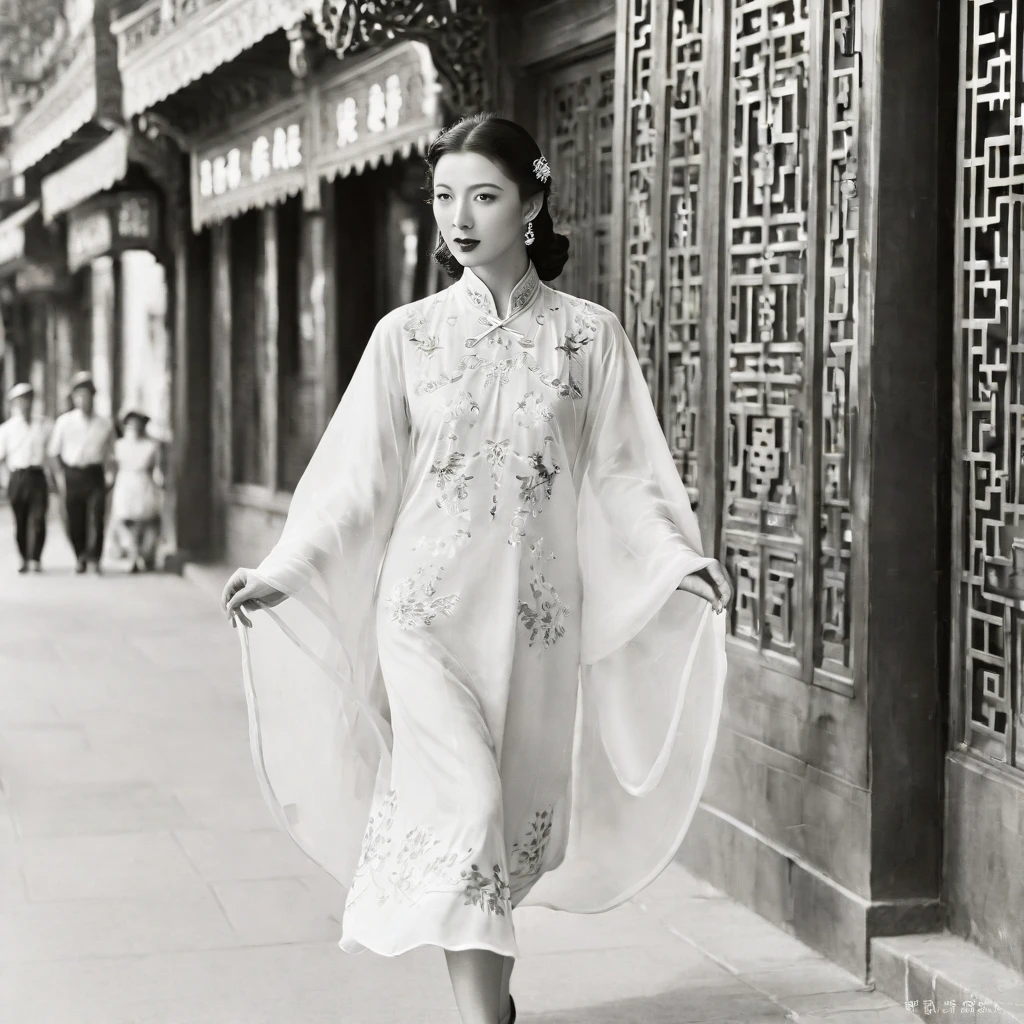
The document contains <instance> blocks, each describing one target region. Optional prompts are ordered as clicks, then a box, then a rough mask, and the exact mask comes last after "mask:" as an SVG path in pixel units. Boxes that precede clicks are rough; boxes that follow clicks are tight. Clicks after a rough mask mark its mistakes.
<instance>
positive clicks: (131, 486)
mask: <svg viewBox="0 0 1024 1024" xmlns="http://www.w3.org/2000/svg"><path fill="white" fill-rule="evenodd" d="M148 423H149V417H148V416H147V415H146V414H145V413H144V412H140V411H139V410H138V409H126V410H125V411H124V412H123V413H122V415H121V425H122V429H123V430H124V436H123V437H121V438H119V439H118V440H117V441H116V442H115V443H114V461H115V463H116V465H117V476H116V477H115V479H114V489H113V493H112V494H111V497H110V518H111V521H112V522H113V525H114V534H115V537H116V540H117V543H118V544H119V545H120V547H121V550H122V551H124V552H125V553H126V554H127V556H128V559H129V561H130V562H131V571H132V572H133V573H135V572H144V571H146V570H149V569H152V568H154V566H155V565H156V548H157V542H158V541H159V539H160V506H161V493H160V488H161V487H162V486H163V472H162V470H161V468H160V443H159V441H156V440H155V439H154V438H152V437H150V436H149V434H148V433H147V432H146V427H147V424H148Z"/></svg>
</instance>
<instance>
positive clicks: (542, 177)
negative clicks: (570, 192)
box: [533, 155, 551, 182]
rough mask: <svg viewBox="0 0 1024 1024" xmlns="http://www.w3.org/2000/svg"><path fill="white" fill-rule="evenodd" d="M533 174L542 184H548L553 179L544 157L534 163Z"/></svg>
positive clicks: (538, 158)
mask: <svg viewBox="0 0 1024 1024" xmlns="http://www.w3.org/2000/svg"><path fill="white" fill-rule="evenodd" d="M533 173H534V176H535V177H536V179H537V180H538V181H540V182H546V181H547V180H548V178H550V177H551V168H550V167H549V166H548V162H547V160H546V159H545V157H544V156H543V155H541V156H539V157H537V159H536V160H534V161H533Z"/></svg>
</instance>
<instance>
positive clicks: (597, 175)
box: [538, 52, 615, 306]
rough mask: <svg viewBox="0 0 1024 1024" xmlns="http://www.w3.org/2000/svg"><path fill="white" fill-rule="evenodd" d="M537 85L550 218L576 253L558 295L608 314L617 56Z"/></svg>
mask: <svg viewBox="0 0 1024 1024" xmlns="http://www.w3.org/2000/svg"><path fill="white" fill-rule="evenodd" d="M539 85H540V88H539V89H538V92H539V94H540V96H541V126H542V129H541V135H542V144H541V148H542V149H543V150H544V152H545V154H546V155H547V156H548V159H549V160H550V162H551V171H552V175H553V180H554V182H555V184H556V189H555V194H554V197H553V201H552V215H553V216H554V218H555V230H556V231H559V232H562V233H565V234H567V235H568V236H569V240H570V252H571V253H572V259H570V260H569V262H568V263H567V264H566V266H565V270H564V271H562V274H561V276H560V278H559V281H558V287H559V288H560V289H562V290H563V291H566V292H568V293H569V294H570V295H579V296H581V297H582V298H585V299H590V300H591V301H593V302H597V303H598V304H599V305H602V306H610V305H612V297H611V279H610V277H611V221H612V196H613V191H614V190H613V181H614V177H613V171H612V164H613V154H614V127H615V59H614V53H611V52H609V53H608V54H602V55H601V56H599V57H595V58H592V59H590V60H586V61H575V62H573V63H572V64H570V65H569V66H568V67H566V68H561V69H559V70H558V71H555V72H553V73H552V74H550V75H546V76H545V77H544V79H543V81H542V82H541V83H539Z"/></svg>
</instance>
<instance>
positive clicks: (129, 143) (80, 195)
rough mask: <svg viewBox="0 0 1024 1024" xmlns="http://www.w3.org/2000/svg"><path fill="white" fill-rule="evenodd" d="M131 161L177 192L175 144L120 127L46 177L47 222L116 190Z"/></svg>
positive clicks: (43, 188) (170, 193)
mask: <svg viewBox="0 0 1024 1024" xmlns="http://www.w3.org/2000/svg"><path fill="white" fill-rule="evenodd" d="M131 164H136V165H138V166H140V167H142V168H143V169H145V170H146V172H147V173H148V174H149V176H150V178H152V179H153V181H155V182H156V183H157V184H158V185H160V186H161V187H162V188H163V189H164V192H165V194H167V195H168V196H173V195H175V193H176V189H177V186H178V184H179V179H180V173H179V170H178V167H179V164H178V157H177V153H176V151H175V150H174V149H173V146H172V144H171V143H170V142H169V141H168V140H167V139H164V138H160V139H148V138H146V137H145V136H144V135H140V134H139V133H137V132H135V131H132V130H131V129H130V128H119V129H118V130H117V131H115V132H113V133H112V134H111V135H110V136H108V137H107V138H106V139H105V140H104V141H103V142H101V143H100V144H99V145H98V146H96V147H94V148H93V149H90V150H88V151H87V152H85V153H83V154H82V156H80V157H78V158H77V159H76V160H72V161H71V162H70V163H68V164H66V165H65V166H64V167H62V168H60V170H58V171H54V173H53V174H50V175H48V176H47V177H45V178H43V180H42V183H41V186H40V192H41V197H42V212H43V221H44V223H47V224H49V223H51V222H52V221H53V220H54V219H55V218H56V217H59V216H60V215H61V214H63V213H67V212H68V211H69V210H73V209H74V208H75V207H76V206H78V205H79V204H80V203H83V202H85V201H86V200H87V199H91V198H92V197H93V196H96V195H99V194H100V193H101V192H106V191H108V190H109V189H112V188H113V187H114V186H115V185H117V184H118V183H120V182H121V181H123V180H124V179H125V178H126V177H127V175H128V169H129V167H130V165H131Z"/></svg>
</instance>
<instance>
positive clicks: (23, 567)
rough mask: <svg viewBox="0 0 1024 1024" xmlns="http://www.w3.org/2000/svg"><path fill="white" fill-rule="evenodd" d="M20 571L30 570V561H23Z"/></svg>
mask: <svg viewBox="0 0 1024 1024" xmlns="http://www.w3.org/2000/svg"><path fill="white" fill-rule="evenodd" d="M18 572H28V562H22V563H21V568H20V569H19V570H18Z"/></svg>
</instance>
